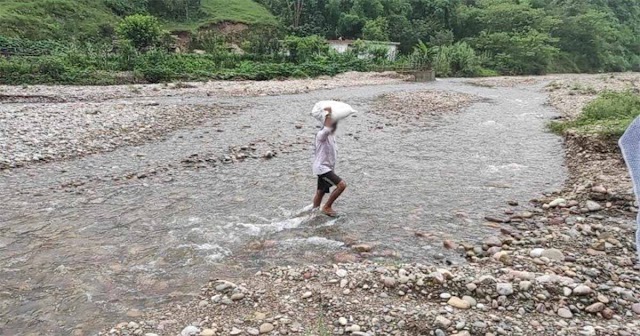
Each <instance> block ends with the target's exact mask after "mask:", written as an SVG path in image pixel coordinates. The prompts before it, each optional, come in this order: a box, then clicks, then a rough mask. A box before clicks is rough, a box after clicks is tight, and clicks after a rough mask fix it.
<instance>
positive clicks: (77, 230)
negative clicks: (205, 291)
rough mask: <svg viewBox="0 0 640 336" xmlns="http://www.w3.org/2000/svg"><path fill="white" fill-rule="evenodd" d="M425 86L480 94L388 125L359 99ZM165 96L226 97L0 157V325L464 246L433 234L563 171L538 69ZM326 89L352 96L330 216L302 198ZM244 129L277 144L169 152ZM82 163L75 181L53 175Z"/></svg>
mask: <svg viewBox="0 0 640 336" xmlns="http://www.w3.org/2000/svg"><path fill="white" fill-rule="evenodd" d="M430 88H432V89H439V90H450V91H455V92H464V93H469V94H474V95H477V96H479V97H482V98H483V100H481V101H479V102H477V103H474V104H473V105H472V106H470V107H468V108H466V109H464V110H463V111H461V112H459V113H450V114H447V115H444V116H442V117H438V118H433V119H432V120H427V122H425V123H424V124H423V125H421V126H420V127H417V126H412V125H400V126H386V124H388V120H385V119H384V118H383V117H381V116H380V115H378V114H373V113H367V112H366V111H367V110H368V109H370V108H371V106H372V103H373V102H374V100H375V99H376V97H378V96H380V95H381V94H385V93H392V92H401V91H403V92H408V91H409V92H410V91H415V90H424V89H430ZM176 99H179V100H182V102H184V103H187V104H188V103H197V104H226V105H227V106H238V107H239V110H238V111H237V112H236V113H231V114H225V115H224V116H220V117H218V118H213V119H212V120H209V121H207V122H206V123H204V124H202V125H199V126H196V127H190V128H186V129H183V130H180V131H177V132H174V133H173V134H170V135H169V136H168V137H167V138H166V139H164V140H159V141H155V142H152V143H148V144H146V145H142V146H137V147H125V148H120V149H118V150H116V151H114V152H110V153H102V154H96V155H91V156H87V157H84V158H80V159H75V160H70V161H64V162H53V163H47V164H40V165H33V166H30V167H27V168H21V169H16V170H12V171H5V172H1V173H0V186H1V187H0V199H1V200H2V202H0V203H1V204H0V286H1V288H2V289H1V290H0V334H2V335H24V334H30V333H43V332H44V333H45V334H52V335H67V334H69V333H71V332H73V331H74V330H75V331H76V332H78V331H79V330H82V332H83V333H84V334H95V333H96V332H97V331H98V330H99V329H100V328H104V327H108V326H109V325H110V324H113V323H117V322H121V321H127V320H130V319H131V318H128V317H126V316H125V313H126V312H127V311H128V310H130V309H132V308H137V309H141V310H143V311H144V310H145V309H153V307H155V306H157V305H160V304H162V303H164V302H167V301H172V300H188V299H190V298H191V297H192V295H194V293H197V292H198V289H199V287H200V286H201V285H202V284H203V283H204V282H205V281H206V280H207V279H208V278H210V277H231V278H232V277H239V276H242V275H243V274H251V273H253V272H254V271H255V269H256V268H264V267H269V266H270V265H275V264H301V263H323V262H330V261H331V258H332V256H334V255H335V254H336V253H339V252H342V251H348V250H349V249H348V247H346V246H345V244H348V243H350V242H353V241H356V242H363V243H371V244H372V245H374V247H375V248H374V253H373V254H372V255H371V258H372V259H376V260H380V261H381V262H387V261H389V262H397V261H406V262H422V263H457V262H463V261H461V260H459V259H458V258H457V257H456V256H455V255H452V254H450V253H447V252H446V251H444V250H443V249H442V248H441V246H442V240H443V239H449V238H452V239H456V240H469V241H473V240H479V239H481V238H482V237H484V236H486V235H490V234H493V233H495V229H493V228H491V227H488V226H486V225H484V220H483V217H484V215H486V214H495V213H500V212H501V211H503V209H504V208H505V206H506V201H507V200H517V201H520V202H521V203H526V202H527V200H529V199H530V198H532V197H536V196H538V195H540V193H541V192H543V191H547V190H553V189H556V188H558V187H559V186H560V185H561V184H562V183H563V181H564V179H565V176H566V171H565V168H564V166H563V148H562V142H561V139H560V138H559V137H557V136H555V135H553V134H550V133H548V132H546V130H545V123H546V121H547V120H549V119H550V118H551V117H553V116H554V115H555V112H554V111H553V110H552V109H551V108H549V107H547V106H545V100H546V96H545V95H544V94H543V93H542V91H541V86H532V87H527V88H489V87H478V86H472V85H468V84H465V82H464V81H459V80H443V81H438V82H435V83H429V84H402V85H386V86H384V85H383V86H372V87H353V88H340V89H337V90H330V91H316V92H312V93H305V94H298V95H290V96H272V97H257V98H242V99H226V98H224V99H223V98H214V97H188V98H174V97H167V98H154V99H153V101H156V102H158V103H160V104H163V103H168V102H174V101H175V100H176ZM323 99H342V100H345V101H348V102H350V103H352V104H353V105H354V106H355V107H356V108H358V109H359V110H361V111H363V113H360V114H358V115H357V117H354V118H349V119H348V120H347V121H345V122H343V123H342V125H341V127H340V130H339V134H338V143H339V154H338V156H339V163H338V167H337V172H338V173H339V174H340V175H341V176H342V177H343V178H344V179H345V180H346V181H347V182H348V184H349V187H348V190H347V191H346V193H345V194H344V196H343V198H341V199H340V200H339V201H338V203H337V205H336V207H337V209H338V210H339V211H341V212H342V214H343V215H342V216H341V217H340V218H338V219H329V218H327V217H323V216H318V215H315V214H312V213H308V212H305V211H304V210H305V208H306V207H307V206H308V205H309V204H310V200H311V196H312V194H313V191H314V187H315V180H314V177H313V176H311V172H310V155H311V149H310V145H311V140H312V139H313V136H314V133H315V132H316V131H317V128H316V126H317V125H316V123H315V121H314V120H313V119H311V117H310V116H309V115H308V111H309V110H310V108H311V106H312V105H313V103H315V102H316V101H318V100H323ZM138 100H145V98H139V99H138ZM296 125H302V127H301V128H296V127H295V126H296ZM250 143H266V144H270V145H271V146H272V147H273V148H276V149H278V151H279V152H278V153H277V156H276V157H275V158H273V159H271V160H264V159H248V160H244V161H242V162H237V163H232V164H218V165H217V166H215V167H207V168H203V169H193V168H190V167H184V166H182V165H181V164H180V161H182V160H184V159H185V158H187V157H189V156H191V155H192V154H200V155H203V153H217V154H215V155H225V153H227V151H228V149H229V147H230V146H232V147H240V146H243V145H248V144H250ZM259 154H260V155H261V154H262V153H259ZM154 167H165V169H158V173H157V174H156V175H153V176H150V177H148V178H144V179H131V180H126V181H124V182H123V181H113V180H112V179H111V178H110V177H111V176H120V175H126V174H128V173H129V172H136V171H143V170H148V169H154ZM78 180H82V181H85V184H84V185H82V186H80V187H78V188H65V189H61V188H60V185H62V184H65V183H68V182H70V181H78ZM416 232H422V233H424V236H423V237H417V236H416V235H415V233H416Z"/></svg>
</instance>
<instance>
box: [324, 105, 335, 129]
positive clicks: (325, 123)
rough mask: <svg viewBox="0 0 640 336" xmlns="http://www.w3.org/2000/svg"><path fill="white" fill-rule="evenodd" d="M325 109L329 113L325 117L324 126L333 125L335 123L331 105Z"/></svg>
mask: <svg viewBox="0 0 640 336" xmlns="http://www.w3.org/2000/svg"><path fill="white" fill-rule="evenodd" d="M324 110H325V111H326V112H327V115H326V116H325V117H324V126H325V127H331V126H332V125H333V120H332V119H331V107H330V106H327V107H325V108H324Z"/></svg>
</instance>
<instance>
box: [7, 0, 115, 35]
mask: <svg viewBox="0 0 640 336" xmlns="http://www.w3.org/2000/svg"><path fill="white" fill-rule="evenodd" d="M116 21H117V17H116V16H115V15H114V14H113V13H112V12H111V11H110V10H109V9H108V8H107V7H106V6H105V5H104V4H103V3H102V2H100V1H99V0H98V1H96V0H94V1H92V0H0V35H4V36H10V37H25V38H33V39H66V38H69V37H70V36H79V35H84V34H93V33H96V32H97V31H98V27H99V26H100V25H101V24H104V23H110V22H111V23H113V22H116Z"/></svg>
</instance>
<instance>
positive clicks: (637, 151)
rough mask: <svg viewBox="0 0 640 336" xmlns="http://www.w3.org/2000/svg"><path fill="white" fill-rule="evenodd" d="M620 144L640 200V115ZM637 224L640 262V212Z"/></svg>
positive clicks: (625, 133) (639, 257)
mask: <svg viewBox="0 0 640 336" xmlns="http://www.w3.org/2000/svg"><path fill="white" fill-rule="evenodd" d="M618 145H619V146H620V149H621V150H622V156H623V157H624V161H625V162H626V163H627V168H628V169H629V174H630V175H631V180H632V182H633V193H634V194H635V195H636V201H638V202H640V194H639V193H640V117H637V118H636V119H635V120H634V121H633V122H632V123H631V125H629V127H628V128H627V130H626V131H625V132H624V134H623V135H622V137H621V138H620V140H619V141H618ZM636 225H637V228H636V253H637V254H638V262H639V263H640V212H639V213H638V216H637V217H636Z"/></svg>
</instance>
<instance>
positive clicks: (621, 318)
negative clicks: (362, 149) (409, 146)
mask: <svg viewBox="0 0 640 336" xmlns="http://www.w3.org/2000/svg"><path fill="white" fill-rule="evenodd" d="M577 80H578V79H572V81H574V82H575V81H577ZM587 81H593V79H592V78H587ZM524 83H530V80H525V81H524ZM557 83H558V82H553V83H552V84H551V86H549V87H551V88H553V87H556V86H557V85H562V84H557ZM573 85H575V84H573ZM571 91H572V90H571ZM571 91H569V92H571ZM552 92H555V91H552ZM593 97H595V93H593ZM405 98H406V97H405ZM394 99H397V96H392V97H388V99H387V101H385V102H384V103H386V104H391V105H387V106H392V105H393V100H394ZM400 99H401V98H400ZM413 99H414V100H415V99H416V98H415V97H414V98H413ZM574 100H575V94H568V93H565V94H564V95H562V94H559V93H555V94H552V97H551V99H550V101H551V103H552V104H553V105H554V106H557V107H558V108H559V109H561V110H562V111H563V112H564V113H566V114H567V117H571V116H575V115H576V114H575V112H574V111H569V112H568V111H567V110H564V109H563V108H562V107H561V106H569V105H571V104H574V103H575V101H574ZM463 103H464V100H463ZM566 144H567V148H568V150H567V161H568V162H569V163H570V164H569V167H570V178H569V180H568V183H567V185H566V186H565V187H564V188H563V189H561V190H558V191H557V192H554V193H548V194H545V195H543V196H541V197H539V198H536V199H532V200H531V201H530V202H527V203H525V204H519V202H517V201H506V202H505V206H504V211H503V212H502V213H493V214H487V216H485V220H486V224H487V225H488V226H491V227H494V228H495V231H496V235H494V236H491V237H488V238H486V239H484V240H483V241H482V242H481V243H476V244H474V243H470V242H464V241H456V240H443V241H442V245H443V247H444V248H446V249H450V250H454V251H457V252H458V253H459V254H460V255H462V256H465V257H466V258H467V260H468V263H466V264H462V265H456V266H451V267H446V266H439V267H438V266H429V265H425V264H403V263H392V264H389V263H372V262H368V261H364V262H360V263H336V264H333V265H321V266H305V267H276V268H273V269H268V270H262V271H259V272H257V273H256V274H255V276H254V277H252V278H247V279H219V278H213V279H212V280H211V281H209V283H207V284H206V285H205V286H203V287H202V288H201V292H200V295H199V296H198V298H197V299H195V300H193V301H192V302H191V303H189V304H186V305H175V306H167V307H164V308H162V309H153V310H151V311H149V312H148V313H145V314H144V315H141V316H140V318H138V319H135V320H133V321H131V322H123V323H120V324H118V325H116V326H114V327H113V328H111V329H106V330H104V334H111V335H129V334H145V335H148V336H151V335H156V334H157V335H165V334H166V335H174V334H175V335H259V334H274V335H290V334H292V335H296V334H301V335H331V334H352V335H461V336H462V335H637V334H638V333H639V332H640V319H639V318H638V317H639V316H640V302H639V299H640V289H639V287H638V286H637V283H638V281H640V273H639V272H638V269H639V268H638V267H634V265H635V264H636V263H637V260H636V257H635V242H634V237H635V234H634V233H635V229H636V228H635V223H634V221H633V218H634V217H635V213H636V212H637V207H636V204H635V201H634V198H633V195H632V194H631V192H630V189H629V188H630V184H629V179H628V178H627V177H626V174H625V171H624V164H623V163H622V162H621V158H620V155H619V153H618V152H617V151H616V150H615V148H612V147H611V146H612V144H610V143H602V142H601V141H599V140H598V139H584V138H581V139H580V140H576V138H575V137H571V136H570V137H568V139H567V143H566ZM498 232H499V233H498ZM415 234H416V236H418V237H420V236H423V234H422V233H420V232H416V233H415ZM350 248H351V250H352V252H351V254H352V255H354V256H360V257H363V259H364V260H366V257H367V255H370V254H371V253H372V252H373V251H374V250H375V249H376V247H375V246H373V245H370V244H366V243H365V244H363V243H357V242H353V244H352V245H351V246H350ZM340 261H344V260H340ZM141 314H142V313H141Z"/></svg>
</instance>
